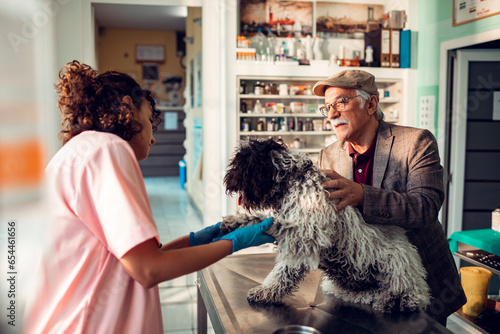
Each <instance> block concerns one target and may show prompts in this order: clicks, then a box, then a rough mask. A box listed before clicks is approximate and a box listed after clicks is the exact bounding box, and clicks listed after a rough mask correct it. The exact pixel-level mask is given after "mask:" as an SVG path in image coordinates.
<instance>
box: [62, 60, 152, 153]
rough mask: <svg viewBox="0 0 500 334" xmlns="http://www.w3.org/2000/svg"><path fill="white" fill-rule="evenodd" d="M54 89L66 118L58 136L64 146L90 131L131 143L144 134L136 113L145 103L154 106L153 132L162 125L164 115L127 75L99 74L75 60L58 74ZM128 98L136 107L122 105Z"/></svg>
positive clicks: (108, 72)
mask: <svg viewBox="0 0 500 334" xmlns="http://www.w3.org/2000/svg"><path fill="white" fill-rule="evenodd" d="M55 86H56V92H57V93H59V100H58V101H57V106H58V107H59V109H60V111H61V115H62V118H63V121H62V125H63V129H62V130H61V132H60V133H59V136H60V138H61V139H62V141H63V145H64V144H66V143H67V142H68V141H69V140H70V139H71V138H73V137H74V136H76V135H78V134H79V133H81V132H83V131H87V130H95V131H101V132H110V133H114V134H116V135H118V136H120V137H121V138H123V139H124V140H126V141H129V140H130V139H132V137H134V135H135V134H137V133H139V132H141V131H142V126H141V124H140V123H139V122H138V121H137V120H135V119H134V110H135V109H139V108H140V107H141V105H142V103H143V102H144V101H145V100H147V101H148V102H149V104H150V105H151V109H152V112H153V130H154V131H156V129H157V126H158V124H159V123H160V122H161V119H160V115H161V112H160V110H158V109H157V108H156V103H155V101H154V99H153V97H152V96H151V92H150V91H148V90H146V89H142V88H141V87H140V86H139V84H138V83H137V82H136V81H135V80H134V79H133V78H132V77H130V76H129V75H127V74H124V73H120V72H115V71H107V72H104V73H101V74H99V72H98V71H96V70H93V69H92V68H91V67H90V66H89V65H86V64H83V63H80V62H79V61H77V60H74V61H72V62H69V63H67V64H66V65H65V66H64V68H63V69H62V70H61V71H60V72H59V80H58V81H57V83H56V85H55ZM125 96H130V97H131V98H132V101H133V106H131V105H129V104H127V103H124V102H122V99H123V97H125Z"/></svg>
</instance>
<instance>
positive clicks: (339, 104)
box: [319, 95, 361, 117]
mask: <svg viewBox="0 0 500 334" xmlns="http://www.w3.org/2000/svg"><path fill="white" fill-rule="evenodd" d="M358 96H361V95H354V96H351V97H344V98H343V99H339V100H337V101H335V102H333V103H330V104H326V105H324V106H322V107H319V111H320V112H321V113H322V114H323V116H325V117H328V113H329V112H330V108H333V110H335V111H338V112H340V111H344V109H345V105H346V101H348V100H350V99H354V98H355V97H358Z"/></svg>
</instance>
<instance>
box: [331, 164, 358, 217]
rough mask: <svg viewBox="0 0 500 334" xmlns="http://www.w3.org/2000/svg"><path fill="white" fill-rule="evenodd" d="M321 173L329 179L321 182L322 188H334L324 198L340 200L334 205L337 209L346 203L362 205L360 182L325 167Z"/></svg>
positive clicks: (346, 204) (340, 208) (343, 206)
mask: <svg viewBox="0 0 500 334" xmlns="http://www.w3.org/2000/svg"><path fill="white" fill-rule="evenodd" d="M323 173H325V174H326V176H328V177H329V178H330V179H331V180H330V181H325V182H323V183H322V184H321V185H322V186H323V188H325V189H326V190H329V189H336V190H333V191H332V192H329V193H328V194H327V195H326V198H327V199H339V200H340V201H339V202H338V203H337V205H335V208H336V209H337V210H342V209H344V208H345V207H346V206H348V205H352V206H360V205H363V200H364V197H365V193H364V190H363V187H362V186H361V184H359V183H356V182H353V181H351V180H348V179H346V178H345V177H343V176H341V175H340V174H338V173H337V172H335V171H333V170H331V169H325V170H323Z"/></svg>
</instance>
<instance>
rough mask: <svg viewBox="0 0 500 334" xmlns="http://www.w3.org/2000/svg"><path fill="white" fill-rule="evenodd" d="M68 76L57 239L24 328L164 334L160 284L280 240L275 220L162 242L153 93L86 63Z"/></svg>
mask: <svg viewBox="0 0 500 334" xmlns="http://www.w3.org/2000/svg"><path fill="white" fill-rule="evenodd" d="M59 78H60V79H59V81H58V83H57V85H56V88H57V92H58V93H59V94H60V95H59V101H58V106H59V108H60V110H61V112H62V116H63V125H64V130H63V131H61V135H62V139H63V144H64V146H63V147H62V148H61V149H60V150H59V152H57V154H56V155H55V156H54V157H53V159H52V160H51V162H50V163H49V165H48V166H47V169H46V183H47V188H48V194H47V196H48V198H49V202H48V206H49V208H50V215H49V217H50V219H48V220H47V226H46V227H45V228H46V230H47V231H49V237H48V240H47V242H46V247H45V248H46V249H44V250H43V251H44V254H43V261H42V271H41V274H40V275H39V276H37V278H36V279H37V281H38V283H39V284H38V286H37V288H36V292H35V293H34V294H33V296H31V299H29V300H28V302H27V306H26V310H25V323H24V328H23V331H24V332H25V333H30V334H32V333H49V332H50V333H92V334H95V333H106V334H109V333H133V334H137V333H163V324H162V316H161V309H160V300H159V293H158V287H157V284H158V283H160V282H162V281H166V280H170V279H173V278H176V277H179V276H182V275H185V274H188V273H191V272H194V271H197V270H200V269H202V268H204V267H206V266H208V265H210V264H212V263H214V262H216V261H218V260H220V259H222V258H223V257H225V256H227V255H229V254H231V253H232V252H234V251H236V250H239V249H242V248H245V247H250V246H256V245H260V244H263V243H266V242H272V241H273V240H274V239H273V238H272V237H270V236H268V235H266V234H263V231H264V230H266V229H267V228H268V227H269V226H270V225H271V224H272V219H266V220H265V221H264V222H262V223H260V224H258V225H254V226H248V227H244V228H241V229H238V230H236V231H233V232H231V233H228V234H226V235H222V233H221V232H220V230H219V224H216V225H213V226H210V227H207V228H205V229H203V230H201V231H199V232H196V233H191V234H190V235H189V236H184V237H181V238H179V239H177V240H174V241H172V242H170V243H168V244H166V245H163V246H162V245H161V243H160V241H159V238H158V232H157V229H156V225H155V222H154V220H153V215H152V212H151V208H150V204H149V200H148V197H147V194H146V190H145V186H144V181H143V178H142V174H141V171H140V169H139V166H138V163H137V162H138V161H140V160H144V159H146V157H147V156H148V154H149V151H150V149H151V146H152V145H153V144H154V143H155V139H154V138H153V130H154V129H155V128H156V125H157V124H158V122H159V115H160V111H159V110H157V109H156V108H155V102H154V100H153V99H152V97H151V95H150V92H149V91H147V90H143V89H141V87H140V86H139V85H138V84H137V82H136V81H135V80H134V79H132V78H131V77H129V76H128V75H126V74H122V73H118V72H105V73H102V74H99V73H98V72H97V71H95V70H93V69H92V68H91V67H89V66H87V65H85V64H82V63H79V62H78V61H73V62H71V63H68V64H67V65H66V66H65V69H63V70H62V71H61V72H60V74H59ZM215 237H220V238H221V240H219V241H215V242H212V240H213V239H214V238H215ZM190 246H192V247H190Z"/></svg>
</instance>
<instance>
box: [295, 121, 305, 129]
mask: <svg viewBox="0 0 500 334" xmlns="http://www.w3.org/2000/svg"><path fill="white" fill-rule="evenodd" d="M303 127H304V122H302V119H300V118H299V119H298V120H297V128H296V129H295V131H302V130H303Z"/></svg>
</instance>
